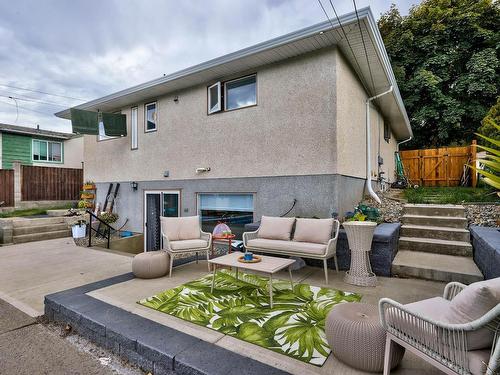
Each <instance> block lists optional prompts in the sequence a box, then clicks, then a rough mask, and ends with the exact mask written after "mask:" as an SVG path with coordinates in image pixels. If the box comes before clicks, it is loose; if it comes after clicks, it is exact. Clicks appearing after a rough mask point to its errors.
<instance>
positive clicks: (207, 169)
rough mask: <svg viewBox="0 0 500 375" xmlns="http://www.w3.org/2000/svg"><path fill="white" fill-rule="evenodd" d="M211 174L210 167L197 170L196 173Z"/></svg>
mask: <svg viewBox="0 0 500 375" xmlns="http://www.w3.org/2000/svg"><path fill="white" fill-rule="evenodd" d="M203 172H210V167H203V168H196V173H197V174H199V173H203Z"/></svg>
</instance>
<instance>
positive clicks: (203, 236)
mask: <svg viewBox="0 0 500 375" xmlns="http://www.w3.org/2000/svg"><path fill="white" fill-rule="evenodd" d="M200 238H201V239H202V240H203V241H207V242H208V246H209V247H210V246H211V245H212V233H208V232H203V231H202V230H200Z"/></svg>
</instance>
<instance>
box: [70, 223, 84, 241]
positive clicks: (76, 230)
mask: <svg viewBox="0 0 500 375" xmlns="http://www.w3.org/2000/svg"><path fill="white" fill-rule="evenodd" d="M86 229H87V226H86V225H85V224H82V225H73V226H72V227H71V232H72V233H73V238H83V237H85V232H86Z"/></svg>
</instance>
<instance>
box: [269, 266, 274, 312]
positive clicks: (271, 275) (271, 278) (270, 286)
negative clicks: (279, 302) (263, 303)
mask: <svg viewBox="0 0 500 375" xmlns="http://www.w3.org/2000/svg"><path fill="white" fill-rule="evenodd" d="M269 302H270V303H269V305H270V306H271V309H272V308H273V274H270V275H269Z"/></svg>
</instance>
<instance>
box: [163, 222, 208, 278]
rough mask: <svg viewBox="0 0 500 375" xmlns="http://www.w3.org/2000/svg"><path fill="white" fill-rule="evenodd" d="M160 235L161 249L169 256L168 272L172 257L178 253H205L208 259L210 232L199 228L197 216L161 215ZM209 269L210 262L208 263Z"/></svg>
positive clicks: (172, 262)
mask: <svg viewBox="0 0 500 375" xmlns="http://www.w3.org/2000/svg"><path fill="white" fill-rule="evenodd" d="M160 219H161V236H162V238H163V250H165V251H166V252H167V253H168V255H169V256H170V272H169V277H172V268H173V265H174V257H175V256H177V255H180V254H186V253H196V262H197V263H198V253H205V254H206V257H207V261H208V260H209V259H210V248H211V246H212V234H211V233H206V232H203V231H202V230H201V227H200V218H199V216H185V217H161V218H160ZM208 270H209V271H210V264H208Z"/></svg>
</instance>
